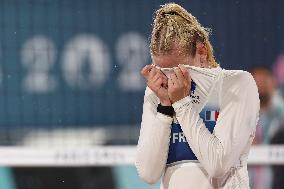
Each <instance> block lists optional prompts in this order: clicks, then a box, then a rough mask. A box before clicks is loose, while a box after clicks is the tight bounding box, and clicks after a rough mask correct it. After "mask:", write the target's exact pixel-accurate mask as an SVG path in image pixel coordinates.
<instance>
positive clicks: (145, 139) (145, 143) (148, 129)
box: [135, 87, 173, 184]
mask: <svg viewBox="0 0 284 189" xmlns="http://www.w3.org/2000/svg"><path fill="white" fill-rule="evenodd" d="M158 101H159V99H158V97H157V96H156V95H155V94H154V93H153V92H152V91H151V89H150V88H148V87H147V88H146V91H145V96H144V104H143V115H142V122H141V129H140V136H139V141H138V147H137V154H136V162H135V165H136V168H137V171H138V174H139V176H140V177H141V178H142V179H143V180H144V181H145V182H147V183H149V184H153V183H155V182H157V181H158V180H159V179H160V177H161V176H162V174H163V172H164V169H165V165H166V161H167V157H168V149H169V141H170V133H171V123H172V121H173V118H171V117H168V116H166V115H163V114H161V113H157V105H158Z"/></svg>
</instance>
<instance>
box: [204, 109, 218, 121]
mask: <svg viewBox="0 0 284 189" xmlns="http://www.w3.org/2000/svg"><path fill="white" fill-rule="evenodd" d="M218 116H219V112H218V111H208V110H207V111H206V112H205V121H217V119H218Z"/></svg>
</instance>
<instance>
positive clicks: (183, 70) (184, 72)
mask: <svg viewBox="0 0 284 189" xmlns="http://www.w3.org/2000/svg"><path fill="white" fill-rule="evenodd" d="M179 68H180V70H181V72H182V74H183V76H184V78H185V79H186V80H187V81H188V82H190V80H191V77H190V75H189V72H188V70H187V69H186V67H185V66H184V65H182V64H180V65H179Z"/></svg>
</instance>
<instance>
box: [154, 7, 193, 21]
mask: <svg viewBox="0 0 284 189" xmlns="http://www.w3.org/2000/svg"><path fill="white" fill-rule="evenodd" d="M167 15H170V16H180V17H182V18H184V19H186V20H187V21H189V22H192V21H194V20H195V19H196V18H195V17H194V16H192V15H191V14H190V13H189V12H187V10H185V9H184V8H183V7H181V6H180V5H178V4H176V3H167V4H164V5H162V6H161V8H160V9H159V10H158V11H157V12H156V16H157V17H159V16H162V17H165V16H167Z"/></svg>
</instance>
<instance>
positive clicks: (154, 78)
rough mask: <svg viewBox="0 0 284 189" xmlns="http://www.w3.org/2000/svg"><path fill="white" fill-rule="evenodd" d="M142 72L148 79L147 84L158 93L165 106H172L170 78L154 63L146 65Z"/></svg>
mask: <svg viewBox="0 0 284 189" xmlns="http://www.w3.org/2000/svg"><path fill="white" fill-rule="evenodd" d="M141 74H142V75H143V76H144V78H145V79H146V80H147V86H148V87H149V88H150V89H151V90H152V91H153V92H154V93H155V94H156V95H157V97H158V98H159V99H160V103H161V105H163V106H171V105H172V103H171V101H170V98H169V95H168V78H167V77H166V76H165V75H164V74H163V73H162V71H161V70H160V69H158V68H156V67H155V66H153V65H146V66H145V67H144V68H143V69H142V70H141Z"/></svg>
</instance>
